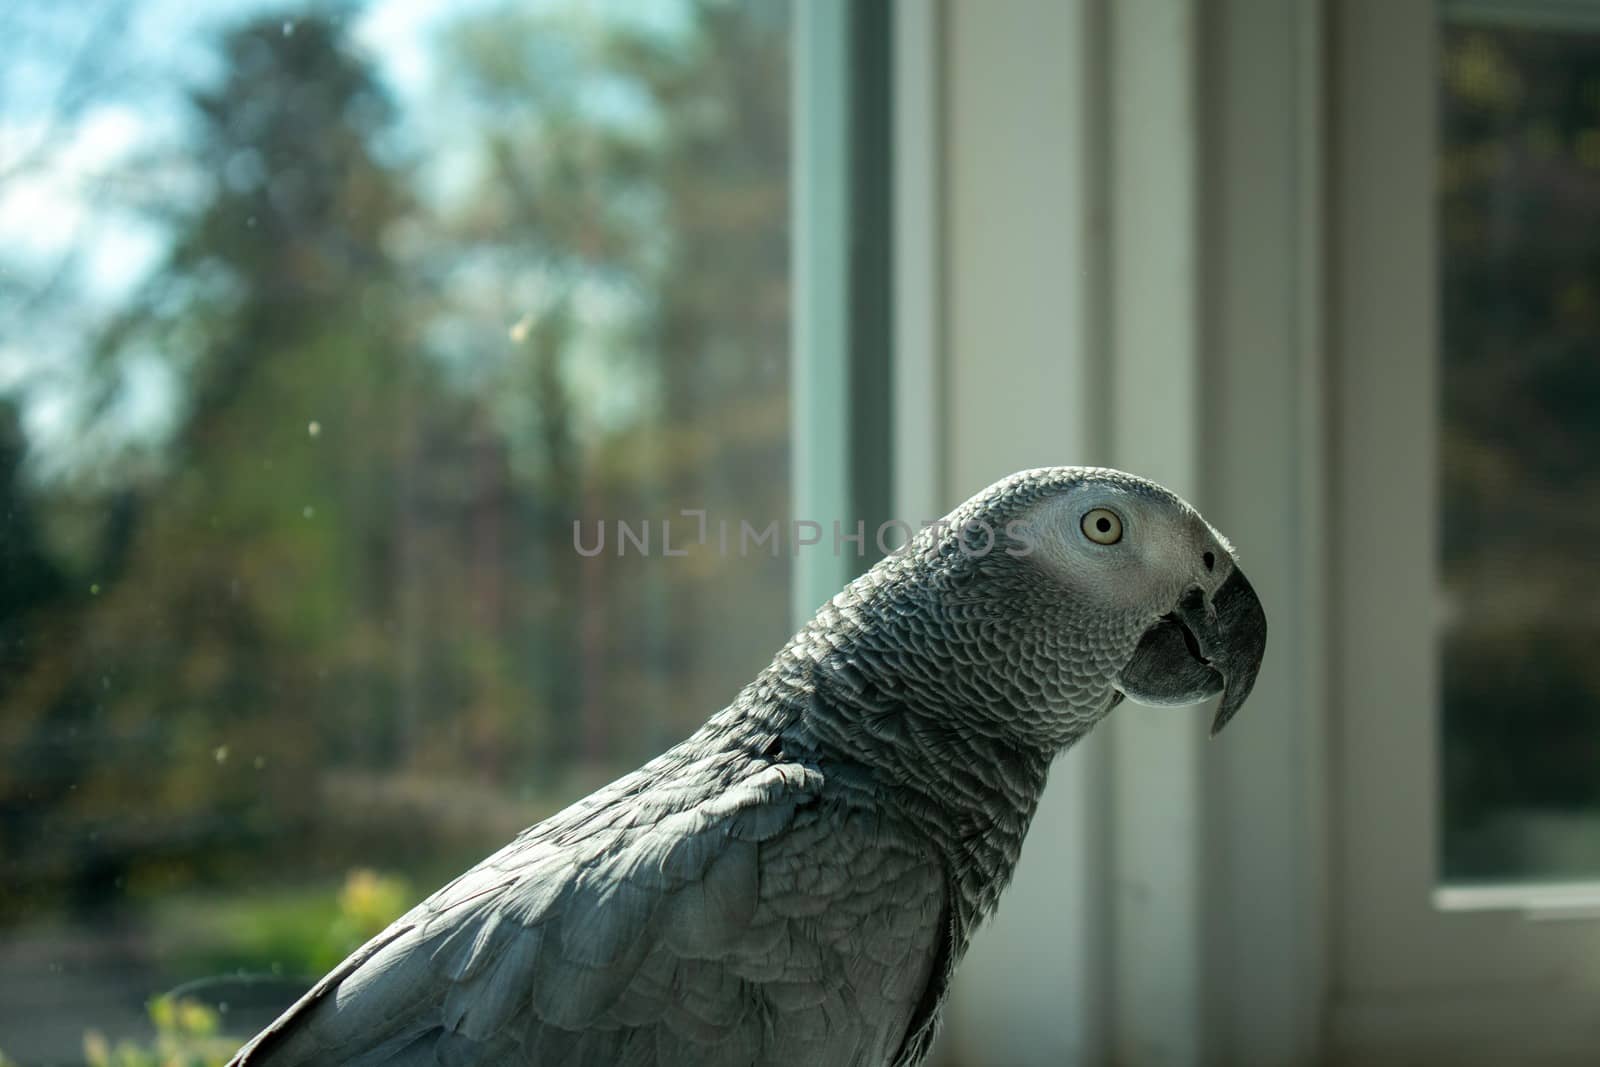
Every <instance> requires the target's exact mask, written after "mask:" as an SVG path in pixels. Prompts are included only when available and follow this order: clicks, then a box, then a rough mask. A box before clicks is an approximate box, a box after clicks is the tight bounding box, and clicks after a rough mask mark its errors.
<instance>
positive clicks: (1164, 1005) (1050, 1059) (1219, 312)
mask: <svg viewBox="0 0 1600 1067" xmlns="http://www.w3.org/2000/svg"><path fill="white" fill-rule="evenodd" d="M897 6H898V16H897V23H896V40H897V45H898V47H899V51H898V52H897V65H898V70H897V79H898V81H899V86H898V89H897V99H896V116H897V138H900V139H901V140H900V141H899V143H897V159H898V161H899V162H900V164H901V165H900V166H899V168H898V172H897V197H896V201H897V212H898V213H899V218H900V219H901V220H902V221H901V225H900V230H899V232H898V233H897V236H896V241H897V257H896V263H897V267H896V274H897V281H898V283H899V288H898V294H897V301H898V302H899V303H900V306H898V307H897V309H896V336H897V346H896V347H897V351H896V358H897V367H899V368H911V369H913V371H914V372H915V373H916V374H917V375H918V377H917V378H916V379H915V380H914V381H912V382H908V381H906V380H905V379H904V378H903V377H901V378H898V379H897V381H896V412H895V417H896V424H897V427H898V428H899V437H898V438H897V441H898V445H899V449H898V451H897V457H896V482H897V486H899V488H900V490H901V494H900V503H899V507H901V508H902V509H904V508H908V507H915V508H919V509H929V508H931V512H930V513H938V512H942V511H944V510H947V509H948V508H949V507H950V506H952V505H953V504H955V503H957V502H958V501H959V500H961V499H962V498H964V497H965V496H966V495H967V494H970V493H971V492H973V491H975V490H977V489H979V488H981V487H982V486H983V485H985V484H987V483H988V482H989V481H991V480H993V479H994V478H996V477H999V476H1001V475H1003V474H1006V473H1009V472H1010V471H1012V470H1016V469H1019V468H1022V467H1027V466H1036V465H1044V464H1059V463H1088V464H1111V465H1118V466H1126V467H1129V468H1132V469H1136V470H1138V471H1140V472H1142V473H1146V474H1149V475H1151V476H1153V477H1155V478H1157V479H1160V480H1163V481H1166V482H1168V483H1169V484H1171V485H1172V486H1173V487H1174V488H1176V489H1178V490H1179V491H1181V492H1183V493H1185V494H1186V495H1188V496H1190V497H1191V499H1193V500H1194V501H1195V502H1196V503H1197V504H1198V505H1199V506H1200V507H1201V508H1202V509H1203V510H1205V512H1206V513H1207V515H1208V516H1209V517H1211V518H1212V519H1213V520H1214V521H1216V522H1217V523H1218V525H1219V526H1220V527H1221V528H1222V529H1224V530H1226V531H1227V532H1228V533H1229V534H1230V536H1232V537H1233V538H1234V539H1235V540H1236V541H1237V542H1238V544H1239V545H1240V546H1241V548H1242V550H1243V552H1244V559H1245V561H1246V566H1247V568H1248V570H1249V573H1250V574H1251V577H1252V580H1253V582H1254V583H1255V585H1256V586H1257V588H1258V590H1259V591H1260V592H1261V595H1262V597H1263V600H1264V602H1265V604H1266V607H1267V612H1268V615H1269V618H1270V619H1271V621H1272V636H1271V638H1270V640H1269V646H1270V647H1269V653H1268V655H1269V659H1268V664H1267V667H1266V669H1265V670H1264V671H1263V672H1262V675H1261V677H1260V679H1259V681H1258V685H1257V689H1256V694H1255V696H1253V697H1252V700H1251V706H1250V708H1249V709H1248V711H1247V715H1248V716H1249V720H1248V722H1246V721H1245V720H1243V719H1241V720H1240V723H1239V728H1235V727H1230V729H1229V732H1228V733H1227V734H1225V735H1224V736H1223V738H1221V739H1220V740H1219V741H1217V742H1207V741H1206V740H1205V737H1204V732H1205V727H1204V722H1205V715H1204V713H1203V712H1202V711H1200V710H1198V709H1195V710H1192V711H1188V712H1173V711H1170V710H1168V711H1162V710H1155V709H1141V708H1135V707H1131V706H1129V707H1125V708H1122V709H1119V710H1118V712H1117V713H1116V714H1115V715H1114V716H1113V718H1112V721H1111V722H1110V723H1108V724H1107V725H1106V726H1105V727H1103V728H1102V729H1100V730H1097V731H1096V732H1095V733H1094V734H1093V735H1091V736H1090V737H1089V738H1088V739H1087V740H1086V741H1084V742H1083V743H1081V744H1080V745H1078V746H1077V747H1076V748H1075V749H1074V750H1073V751H1072V752H1071V753H1069V754H1068V755H1067V756H1066V757H1065V758H1064V759H1063V760H1062V761H1061V762H1060V764H1059V765H1058V766H1057V767H1056V768H1055V770H1054V771H1053V773H1052V781H1051V786H1050V788H1049V790H1047V792H1046V794H1045V797H1044V799H1043V801H1042V802H1041V805H1040V809H1039V812H1038V815H1037V816H1036V818H1035V821H1034V824H1033V827H1032V830H1031V831H1030V834H1029V839H1028V844H1027V847H1026V849H1025V850H1024V854H1023V859H1022V863H1021V865H1020V866H1019V868H1018V871H1017V875H1016V878H1015V880H1014V882H1013V884H1012V886H1011V888H1010V889H1009V890H1008V891H1007V894H1006V896H1005V898H1004V900H1003V902H1002V905H1001V908H1000V911H999V913H998V915H997V916H996V918H995V919H994V920H993V921H992V922H991V923H990V924H989V925H988V926H987V927H985V928H984V929H983V930H982V931H981V932H980V933H979V935H978V937H977V940H976V942H975V944H974V946H973V949H972V952H971V954H970V955H969V957H968V959H967V961H966V963H965V964H964V965H963V967H962V969H961V971H960V972H959V973H958V976H957V980H956V986H955V989H954V992H953V994H952V1004H951V1008H950V1017H949V1021H948V1028H947V1031H946V1038H945V1040H944V1041H943V1042H942V1043H941V1046H940V1048H941V1051H942V1052H943V1053H944V1054H945V1055H947V1056H948V1057H949V1059H950V1061H951V1062H960V1063H1006V1064H1016V1065H1025V1064H1041V1065H1042V1064H1060V1063H1102V1062H1141V1063H1142V1062H1150V1063H1156V1062H1159V1063H1166V1064H1191V1063H1192V1064H1200V1063H1210V1062H1220V1063H1235V1064H1252V1063H1261V1064H1280V1063H1305V1062H1316V1060H1317V1058H1318V1055H1319V1050H1320V1048H1321V1038H1322V1020H1323V1007H1324V1003H1325V992H1326V985H1325V976H1326V966H1325V947H1324V945H1325V927H1326V914H1327V913H1326V907H1325V905H1326V893H1325V890H1324V886H1325V883H1326V878H1325V873H1324V872H1325V850H1326V843H1327V836H1328V835H1327V818H1326V807H1325V803H1324V796H1325V779H1324V775H1323V766H1324V758H1325V746H1324V744H1323V736H1324V729H1325V728H1324V725H1323V723H1324V718H1323V703H1324V701H1323V692H1324V689H1325V678H1326V672H1325V666H1324V663H1323V658H1324V652H1323V649H1324V645H1325V642H1324V640H1323V636H1324V631H1325V626H1324V621H1323V619H1324V615H1325V612H1326V596H1325V593H1324V582H1323V577H1322V576H1323V572H1324V566H1323V552H1324V540H1325V539H1324V538H1323V537H1322V536H1321V533H1320V531H1321V529H1322V525H1323V523H1324V521H1325V517H1324V503H1323V500H1324V496H1325V494H1324V490H1323V485H1324V482H1323V472H1324V468H1325V461H1324V455H1323V443H1322V442H1323V436H1324V434H1323V428H1322V427H1323V424H1322V421H1321V407H1320V402H1321V381H1322V377H1323V371H1322V364H1321V332H1322V317H1321V316H1322V288H1323V286H1322V276H1321V262H1322V248H1321V223H1320V220H1321V203H1322V193H1321V167H1322V157H1321V144H1322V131H1323V125H1322V111H1323V104H1324V97H1323V94H1322V67H1321V54H1322V49H1323V37H1322V25H1323V13H1322V4H1321V2H1320V0H1218V2H1216V3H1207V4H1204V5H1202V4H1201V3H1199V0H1008V2H1007V3H1005V4H982V3H976V2H970V0H943V2H940V0H899V3H898V5H897ZM915 42H921V44H916V43H915ZM904 220H911V221H910V222H909V223H907V222H906V221H904ZM930 361H931V364H932V365H931V367H930V365H929V364H930ZM906 457H911V458H906Z"/></svg>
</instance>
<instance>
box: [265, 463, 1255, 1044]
mask: <svg viewBox="0 0 1600 1067" xmlns="http://www.w3.org/2000/svg"><path fill="white" fill-rule="evenodd" d="M1265 643H1266V618H1265V616H1264V614H1263V612H1262V610H1261V604H1260V602H1259V601H1258V600H1257V599H1256V595H1255V593H1254V591H1253V590H1252V589H1251V587H1250V584H1249V582H1248V581H1246V580H1245V577H1244V574H1243V573H1242V572H1241V571H1240V570H1239V569H1238V566H1237V564H1236V563H1235V560H1234V557H1233V553H1232V551H1231V549H1230V547H1229V545H1228V543H1227V542H1226V541H1225V540H1224V539H1223V538H1222V537H1221V536H1220V535H1219V534H1218V533H1217V532H1216V531H1215V530H1213V529H1212V528H1211V526H1210V525H1208V524H1207V523H1206V521H1205V520H1204V519H1202V518H1201V517H1200V515H1199V514H1198V513H1197V512H1196V511H1195V510H1194V509H1193V508H1192V507H1190V506H1189V505H1188V504H1187V503H1185V502H1184V501H1183V500H1181V499H1179V498H1178V497H1177V496H1175V495H1173V494H1172V493H1170V492H1168V491H1167V490H1165V489H1162V488H1161V487H1159V486H1157V485H1154V484H1152V483H1150V482H1148V481H1145V480H1143V479H1140V478H1136V477H1134V476H1132V475H1128V474H1123V473H1121V472H1118V471H1111V470H1103V469H1095V468H1071V467H1055V468H1045V469H1040V470H1032V471H1024V472H1022V473H1019V474H1015V475H1013V476H1011V477H1009V478H1006V479H1005V480H1003V481H1001V482H998V483H996V484H995V485H993V486H990V487H989V488H988V489H986V490H984V491H983V492H981V493H979V494H978V495H977V496H975V497H973V498H972V499H971V500H969V501H967V502H966V503H965V504H963V505H962V506H961V507H959V508H957V509H956V510H955V511H954V512H952V513H951V514H950V516H948V517H947V519H946V520H945V521H944V522H943V523H941V524H939V525H935V526H932V527H929V528H926V529H924V530H923V531H922V532H921V533H920V534H918V535H917V536H916V537H915V538H913V539H912V541H911V542H910V543H909V544H908V545H907V546H906V547H905V548H903V549H901V550H900V551H898V552H896V553H894V554H893V555H891V556H890V557H889V558H887V559H885V560H884V561H882V562H881V563H879V564H878V565H877V566H875V567H873V568H872V569H871V570H870V571H868V572H867V573H866V574H864V575H863V576H861V577H860V578H858V579H856V580H855V581H854V582H852V583H851V584H850V585H849V586H848V587H847V588H845V590H844V591H843V592H841V593H839V594H838V595H837V596H835V597H834V598H833V599H832V600H831V601H829V602H828V603H827V604H824V605H823V606H822V608H821V609H820V610H819V611H818V612H817V614H816V616H815V617H814V618H813V619H812V620H811V621H810V622H809V623H807V624H806V625H805V626H804V627H803V628H802V629H801V630H800V632H799V633H797V634H796V635H795V636H794V637H793V638H792V639H791V640H790V641H789V643H788V644H787V645H785V646H784V647H783V649H782V650H781V651H780V652H779V653H778V654H777V656H776V657H775V658H774V659H773V661H772V663H771V664H770V665H769V666H768V667H767V668H766V669H765V670H763V671H762V672H761V673H760V674H759V675H758V676H757V677H756V679H755V680H754V681H752V682H751V683H750V684H749V685H747V686H746V687H745V688H744V689H743V691H741V692H740V693H739V695H738V696H737V697H736V698H735V699H734V701H733V703H732V704H730V705H729V706H728V707H727V708H725V709H723V710H722V711H720V712H718V713H717V714H716V715H714V716H713V717H712V718H711V720H710V721H709V722H707V723H706V724H705V725H704V726H703V727H701V728H700V729H699V730H698V731H697V732H696V733H695V734H694V735H693V736H691V737H690V738H689V739H688V740H686V741H684V742H682V743H681V744H679V745H678V746H677V747H675V748H673V749H671V750H669V751H668V752H666V753H665V754H663V755H661V756H659V757H657V758H656V759H654V760H651V761H650V762H649V763H647V764H645V765H644V766H643V767H641V768H640V769H638V770H637V771H634V772H633V773H632V774H629V775H627V776H625V777H623V778H620V779H618V780H617V781H615V782H613V783H612V784H611V785H609V786H606V787H605V788H603V789H601V790H599V791H598V792H596V793H594V794H592V795H590V796H588V797H586V798H584V799H583V800H581V801H579V802H578V803H576V804H574V805H573V806H572V807H570V808H568V809H566V810H565V811H563V812H561V813H560V814H557V815H555V816H552V817H551V818H549V819H546V820H545V821H544V822H541V823H539V824H538V825H536V826H534V827H532V828H530V829H528V830H526V831H524V832H523V833H522V834H521V835H520V836H519V837H517V838H516V839H515V840H514V841H512V842H511V843H510V844H509V845H507V846H506V847H505V848H503V849H501V850H500V851H499V852H497V853H495V854H494V855H492V856H490V857H489V858H488V859H486V860H484V861H483V862H482V863H480V864H479V865H478V866H476V867H474V868H473V869H472V870H470V871H468V872H467V873H466V874H463V875H462V876H460V877H459V878H457V879H456V880H455V881H453V882H451V883H450V884H449V885H447V886H445V887H444V888H443V889H440V890H439V891H438V892H436V893H434V894H433V895H432V896H431V897H429V898H428V899H427V900H425V901H423V902H422V903H421V904H419V905H418V906H417V907H415V908H414V909H412V910H411V911H410V912H409V913H408V914H406V915H405V916H403V917H401V918H400V919H398V920H396V921H395V922H394V924H393V925H391V926H390V927H389V928H388V929H386V930H385V931H383V932H382V933H381V934H379V935H378V936H377V937H375V938H373V939H372V940H371V941H369V942H368V943H367V944H365V945H363V946H362V947H361V948H360V949H358V950H357V951H356V952H355V953H354V954H353V955H352V956H351V957H350V958H349V959H347V960H345V961H344V962H343V963H341V964H340V965H339V966H338V967H336V968H334V970H333V971H332V972H331V973H329V974H328V975H327V976H326V977H325V978H323V979H322V980H321V981H320V982H318V983H317V985H316V986H315V987H314V988H313V989H312V990H311V991H310V992H309V993H307V994H306V995H305V996H304V997H303V998H302V999H301V1000H300V1001H299V1002H298V1003H296V1004H295V1005H294V1006H293V1007H291V1008H290V1009H289V1010H288V1011H287V1012H285V1013H284V1014H283V1016H282V1017H280V1018H279V1019H278V1020H277V1021H276V1022H274V1023H273V1024H272V1025H271V1026H269V1027H268V1028H267V1029H266V1030H264V1031H263V1032H262V1033H261V1034H260V1035H258V1036H257V1037H256V1038H255V1039H254V1040H253V1041H252V1042H250V1044H249V1045H247V1046H245V1048H244V1049H242V1050H241V1051H240V1052H239V1054H238V1056H237V1057H236V1058H235V1059H234V1061H233V1063H234V1064H237V1065H241V1067H243V1065H250V1067H291V1065H295V1067H299V1065H311V1064H315V1065H325V1064H326V1065H333V1064H343V1065H348V1067H369V1065H376V1064H443V1065H469V1064H470V1065H489V1064H539V1065H549V1067H555V1065H578V1067H613V1065H620V1064H684V1065H706V1067H720V1065H727V1067H744V1065H748V1064H827V1065H849V1064H861V1065H867V1064H874V1065H875V1064H915V1063H918V1062H920V1061H921V1060H922V1059H923V1058H924V1056H925V1055H926V1054H927V1052H928V1049H929V1046H930V1045H931V1044H932V1041H933V1036H934V1033H935V1031H936V1028H937V1026H938V1021H939V1015H940V1009H941V1006H942V1004H943V1002H944V998H945V993H946V990H947V989H948V988H949V984H950V978H951V975H952V973H953V972H954V970H955V968H956V965H957V964H958V963H959V962H960V961H961V958H962V955H963V954H964V953H965V952H966V949H967V946H968V944H969V943H970V941H971V939H972V935H973V932H974V931H975V930H976V929H977V927H978V925H979V924H980V923H981V922H982V921H983V920H984V918H986V917H987V916H988V915H989V914H990V913H992V912H993V911H994V909H995V905H996V903H997V902H998V900H999V898H1000V892H1001V890H1002V889H1004V887H1005V885H1006V883H1007V881H1008V880H1009V879H1010V877H1011V873H1012V870H1013V868H1014V867H1015V865H1016V862H1017V857H1018V854H1019V852H1020V851H1021V848H1022V839H1023V835H1025V834H1026V833H1027V830H1028V822H1029V820H1030V819H1031V818H1032V816H1033V812H1034V809H1035V807H1036V805H1037V804H1038V800H1039V795H1040V793H1041V792H1042V791H1043V789H1044V785H1045V777H1046V775H1047V773H1048V771H1049V769H1050V763H1051V761H1052V760H1053V759H1054V758H1055V756H1056V755H1057V754H1058V753H1060V752H1061V751H1063V750H1064V749H1066V748H1067V747H1068V746H1069V745H1071V744H1072V743H1073V742H1074V741H1076V740H1077V739H1078V738H1080V737H1082V736H1083V735H1084V734H1085V733H1087V732H1088V731H1089V729H1090V728H1091V727H1092V726H1093V725H1094V724H1095V723H1096V722H1097V721H1099V720H1100V719H1101V718H1102V717H1103V716H1104V715H1105V714H1106V713H1107V712H1109V711H1110V710H1111V709H1112V708H1113V707H1115V706H1116V705H1117V704H1118V703H1119V702H1120V701H1121V700H1122V698H1123V696H1124V695H1127V696H1131V697H1133V698H1134V699H1135V700H1137V701H1140V702H1143V703H1153V704H1186V703H1194V702H1197V701H1200V700H1204V699H1206V698H1208V697H1212V696H1215V695H1216V694H1218V693H1221V694H1222V701H1221V705H1220V707H1219V709H1218V711H1217V714H1216V718H1215V720H1214V721H1213V724H1212V732H1213V733H1215V732H1216V731H1218V730H1220V729H1221V728H1222V726H1223V725H1224V724H1225V723H1227V721H1228V719H1229V718H1230V717H1231V716H1232V715H1233V714H1234V712H1235V711H1237V710H1238V708H1239V706H1240V705H1241V704H1242V703H1243V702H1244V699H1245V697H1246V696H1247V695H1248V694H1249V692H1250V688H1251V686H1252V685H1253V684H1254V681H1255V676H1256V672H1257V670H1258V669H1259V668H1260V665H1261V658H1262V654H1263V650H1264V648H1265Z"/></svg>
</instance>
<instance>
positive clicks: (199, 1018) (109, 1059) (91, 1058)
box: [83, 997, 241, 1067]
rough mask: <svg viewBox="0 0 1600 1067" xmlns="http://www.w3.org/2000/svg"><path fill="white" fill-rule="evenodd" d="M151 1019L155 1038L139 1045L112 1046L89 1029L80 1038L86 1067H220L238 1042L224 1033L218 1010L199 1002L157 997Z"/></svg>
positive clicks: (152, 1007) (151, 1003) (130, 1043)
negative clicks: (81, 1038)
mask: <svg viewBox="0 0 1600 1067" xmlns="http://www.w3.org/2000/svg"><path fill="white" fill-rule="evenodd" d="M150 1022H151V1023H152V1024H154V1026H155V1029H156V1037H155V1041H154V1042H152V1043H151V1044H149V1045H141V1044H139V1043H137V1042H135V1041H131V1040H125V1041H119V1042H117V1044H116V1045H114V1046H113V1045H112V1044H111V1043H110V1042H109V1041H107V1040H106V1039H105V1037H104V1035H102V1034H101V1033H99V1032H98V1031H95V1030H90V1031H89V1032H88V1033H87V1034H85V1035H84V1038H83V1058H84V1060H85V1061H86V1062H87V1063H88V1064H89V1067H222V1065H223V1064H225V1063H227V1062H228V1059H229V1057H231V1056H232V1055H233V1054H234V1052H235V1051H236V1050H237V1049H238V1048H239V1045H240V1044H241V1042H240V1041H239V1040H238V1039H237V1038H231V1037H226V1036H223V1035H222V1034H221V1033H220V1031H221V1029H222V1020H221V1017H220V1016H219V1015H218V1014H217V1012H215V1011H213V1010H212V1009H211V1008H208V1007H206V1006H205V1005H204V1004H201V1003H200V1002H199V1001H195V1000H189V999H186V998H176V997H157V998H156V999H155V1000H152V1001H151V1002H150Z"/></svg>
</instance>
